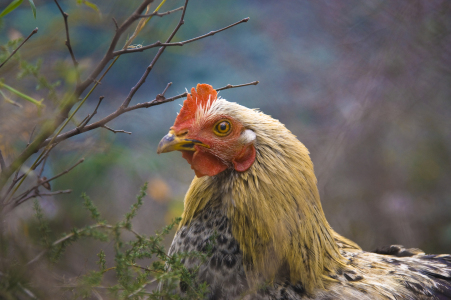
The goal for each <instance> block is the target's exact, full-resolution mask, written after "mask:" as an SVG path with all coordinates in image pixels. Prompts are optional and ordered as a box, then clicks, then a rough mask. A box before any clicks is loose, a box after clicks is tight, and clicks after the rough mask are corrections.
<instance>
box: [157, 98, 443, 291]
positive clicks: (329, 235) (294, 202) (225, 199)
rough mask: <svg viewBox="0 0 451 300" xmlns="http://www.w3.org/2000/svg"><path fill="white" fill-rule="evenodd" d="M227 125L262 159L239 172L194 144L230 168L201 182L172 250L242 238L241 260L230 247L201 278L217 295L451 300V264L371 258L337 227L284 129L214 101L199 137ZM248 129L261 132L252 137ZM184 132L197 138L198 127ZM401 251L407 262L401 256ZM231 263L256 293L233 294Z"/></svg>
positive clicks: (417, 257) (300, 150)
mask: <svg viewBox="0 0 451 300" xmlns="http://www.w3.org/2000/svg"><path fill="white" fill-rule="evenodd" d="M218 116H219V117H218ZM225 117H227V118H229V119H230V122H232V123H233V122H236V123H238V122H239V124H240V126H242V127H243V129H242V130H243V131H242V133H241V135H242V137H241V138H242V139H245V140H246V141H245V142H246V143H249V141H251V143H252V145H253V147H255V150H256V156H255V161H254V162H253V164H252V165H251V166H250V168H249V169H247V170H246V171H244V172H237V171H235V170H234V169H233V165H231V164H230V163H229V164H227V163H228V162H227V161H224V159H223V158H222V157H221V151H225V152H227V151H229V152H230V150H229V149H225V148H224V149H222V148H217V147H216V148H214V147H213V146H212V145H211V143H210V145H209V144H208V140H207V139H204V140H202V137H203V136H205V135H202V134H201V133H198V134H197V136H194V137H192V136H190V138H191V140H190V141H195V142H196V143H202V145H207V146H206V147H211V149H210V148H209V149H208V150H203V151H209V152H210V153H212V154H213V155H215V156H217V157H219V158H220V159H221V162H222V163H224V164H227V166H228V168H227V169H226V170H225V171H223V172H221V173H219V174H217V175H215V176H203V177H201V178H197V177H195V178H194V180H193V181H192V183H191V186H190V188H189V190H188V192H187V194H186V196H185V209H184V212H183V215H182V223H181V224H180V228H179V231H178V233H177V235H176V237H175V238H174V242H173V246H172V247H171V252H176V251H182V250H189V249H193V247H194V248H195V247H196V246H198V245H200V244H201V243H202V241H205V240H206V237H208V236H211V235H212V234H213V233H214V232H216V231H220V233H221V230H223V229H222V228H223V227H224V226H225V225H224V224H226V226H229V227H230V230H229V231H230V234H229V235H230V236H228V235H227V234H226V233H225V234H224V235H223V234H222V233H221V235H220V237H221V236H223V238H220V239H218V241H219V242H220V244H221V242H222V241H223V240H226V241H227V239H229V238H230V239H233V240H234V241H236V242H237V244H238V245H239V250H240V253H236V252H234V253H232V252H230V251H228V250H227V249H228V248H227V247H226V246H225V245H226V243H223V244H224V246H222V245H218V248H219V249H218V253H216V254H214V255H213V257H212V258H211V260H210V261H209V263H207V264H205V266H204V267H201V272H204V273H205V274H203V275H202V274H201V275H199V276H200V278H205V279H203V280H206V281H207V282H209V283H210V284H211V285H212V295H216V297H213V298H212V299H216V298H218V299H228V297H227V295H225V294H226V292H225V291H226V290H227V291H228V293H229V297H232V296H233V297H232V298H234V297H236V295H237V294H238V293H241V295H242V296H243V297H244V296H245V295H246V294H247V295H253V294H254V295H257V294H259V293H258V291H259V289H260V290H261V289H262V288H261V286H262V284H266V286H268V285H269V286H270V288H267V287H266V288H265V289H266V290H265V291H266V293H267V295H272V296H270V297H272V298H271V299H450V298H448V297H451V285H450V284H449V281H450V279H451V258H450V256H446V255H444V256H434V257H433V258H431V257H426V256H424V253H422V252H420V251H413V250H410V252H409V251H408V250H405V249H402V248H399V247H398V248H393V249H395V250H396V249H397V251H398V252H396V253H395V250H393V251H392V252H393V253H382V254H394V255H381V254H376V253H369V252H364V251H362V250H361V249H360V248H359V247H358V246H357V245H356V244H355V243H353V242H352V241H350V240H348V239H346V238H344V237H342V236H340V235H339V234H338V233H336V232H335V231H334V230H333V229H332V228H331V227H330V225H329V224H328V222H327V220H326V218H325V215H324V212H323V210H322V207H321V202H320V198H319V193H318V189H317V180H316V177H315V174H314V170H313V163H312V161H311V160H310V157H309V152H308V150H307V149H306V147H305V146H304V145H303V144H302V143H301V142H300V141H299V140H298V139H297V138H296V137H295V136H294V135H293V134H292V133H291V132H290V131H289V130H288V129H286V128H285V126H284V125H283V124H281V123H280V122H279V121H277V120H275V119H273V118H271V117H270V116H268V115H265V114H263V113H261V112H259V111H257V110H252V109H248V108H245V107H243V106H241V105H238V104H236V103H230V102H228V101H226V100H224V99H218V100H216V101H213V102H209V104H208V106H207V107H203V108H202V111H201V113H197V114H196V118H198V119H196V120H195V122H194V123H193V124H196V125H195V126H200V127H201V128H200V129H198V130H199V132H201V130H211V129H210V128H209V126H208V124H210V123H209V121H210V120H215V118H218V119H219V118H225ZM199 118H201V119H199ZM202 126H204V127H205V128H204V127H202ZM247 130H250V131H251V132H253V133H254V134H247V135H246V136H245V134H244V132H245V131H247ZM183 134H187V135H190V132H189V128H188V131H186V130H184V131H183ZM191 134H194V133H191ZM252 138H255V139H252ZM197 139H200V140H199V141H198V140H197ZM238 141H240V139H238ZM162 142H163V141H162ZM240 142H241V143H243V144H246V143H245V142H243V141H240ZM196 151H199V150H196ZM213 221H214V222H215V223H213ZM221 224H222V225H221ZM187 240H188V242H187ZM193 241H194V242H193ZM234 241H231V242H230V244H232V242H234ZM182 245H185V246H183V247H182ZM221 247H222V248H221ZM229 248H230V247H229ZM219 250H220V251H219ZM400 251H401V252H402V251H404V252H403V253H404V256H406V257H402V258H401V257H400V258H397V256H396V255H397V253H398V254H399V253H401V252H400ZM406 253H407V254H406ZM226 260H228V261H230V265H231V266H232V267H230V268H229V269H230V270H235V271H234V272H237V274H235V275H236V276H241V275H240V274H241V273H240V272H244V273H245V276H246V280H245V282H244V283H241V284H242V286H245V287H246V288H241V289H240V288H232V289H231V288H230V286H233V285H232V284H231V283H230V282H229V281H230V280H225V279H224V278H223V277H224V276H225V275H224V274H226V273H224V272H226V271H227V270H229V269H227V268H222V269H221V268H219V269H218V264H226V263H227V261H226ZM236 261H238V262H241V264H242V269H243V271H240V270H241V269H240V268H241V267H240V268H238V269H236V267H235V264H234V263H232V262H236ZM188 265H189V266H191V264H188ZM233 268H235V269H233ZM202 270H203V271H202ZM218 270H219V271H221V270H222V271H221V272H222V273H221V274H222V275H218V274H219V273H217V271H218ZM219 271H218V272H219ZM232 275H233V274H232ZM232 275H230V276H232ZM221 276H222V277H221ZM232 277H233V276H232ZM229 285H230V286H229ZM282 287H283V288H282ZM218 289H219V290H218ZM241 290H246V291H245V292H239V291H241ZM260 292H261V291H260ZM255 293H257V294H255ZM284 293H285V294H286V295H288V296H286V297H285V296H284ZM260 294H261V293H260ZM260 294H259V295H260ZM219 295H220V296H219ZM224 295H225V296H224ZM290 295H291V296H290ZM436 295H442V297H441V298H438V296H437V298H436ZM268 297H269V296H268ZM237 299H238V298H237ZM256 299H269V298H265V297H264V296H262V297H261V298H256Z"/></svg>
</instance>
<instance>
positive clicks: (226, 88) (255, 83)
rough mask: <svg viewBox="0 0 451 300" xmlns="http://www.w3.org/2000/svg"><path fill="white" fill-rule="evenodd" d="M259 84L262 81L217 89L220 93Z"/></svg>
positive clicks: (229, 85)
mask: <svg viewBox="0 0 451 300" xmlns="http://www.w3.org/2000/svg"><path fill="white" fill-rule="evenodd" d="M259 83H260V81H258V80H256V81H252V82H249V83H243V84H237V85H231V84H228V85H226V86H225V87H222V88H219V89H217V90H216V91H218V92H219V91H223V90H228V89H234V88H239V87H243V86H248V85H257V84H259Z"/></svg>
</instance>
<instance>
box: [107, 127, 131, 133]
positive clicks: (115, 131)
mask: <svg viewBox="0 0 451 300" xmlns="http://www.w3.org/2000/svg"><path fill="white" fill-rule="evenodd" d="M102 127H103V128H105V129H108V130H109V131H111V132H114V133H120V132H122V133H127V134H132V133H131V132H130V131H125V130H115V129H113V128H111V127H108V126H106V125H103V126H102Z"/></svg>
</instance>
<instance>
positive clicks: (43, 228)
mask: <svg viewBox="0 0 451 300" xmlns="http://www.w3.org/2000/svg"><path fill="white" fill-rule="evenodd" d="M33 209H34V211H35V215H36V218H37V219H38V228H39V233H40V235H41V244H42V245H43V246H46V247H49V246H50V242H49V233H50V229H49V225H48V223H47V221H46V220H45V219H44V214H43V213H42V208H41V205H40V204H39V201H38V199H36V198H35V199H34V201H33Z"/></svg>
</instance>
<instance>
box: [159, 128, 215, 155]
mask: <svg viewBox="0 0 451 300" xmlns="http://www.w3.org/2000/svg"><path fill="white" fill-rule="evenodd" d="M185 135H186V134H185ZM185 135H181V136H177V135H176V134H175V132H174V130H172V129H171V130H170V131H169V132H168V134H166V135H165V136H164V137H163V138H162V139H161V141H160V143H159V144H158V149H157V153H158V154H160V153H166V152H171V151H175V150H183V151H196V148H194V146H195V145H199V146H202V147H205V148H210V146H208V145H206V144H204V143H202V142H201V141H198V140H193V139H185V138H184V136H185Z"/></svg>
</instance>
